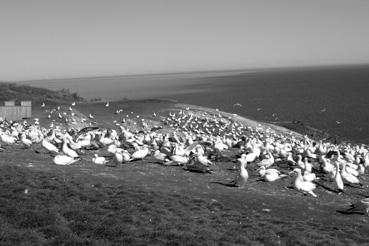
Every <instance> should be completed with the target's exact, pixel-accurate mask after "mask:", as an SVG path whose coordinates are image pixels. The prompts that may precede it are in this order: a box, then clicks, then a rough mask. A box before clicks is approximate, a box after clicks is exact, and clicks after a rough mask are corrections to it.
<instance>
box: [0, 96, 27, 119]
mask: <svg viewBox="0 0 369 246" xmlns="http://www.w3.org/2000/svg"><path fill="white" fill-rule="evenodd" d="M31 116H32V102H31V101H21V103H20V105H19V106H18V105H15V102H14V101H6V102H4V106H0V118H2V119H6V120H12V121H17V120H22V119H23V118H30V117H31Z"/></svg>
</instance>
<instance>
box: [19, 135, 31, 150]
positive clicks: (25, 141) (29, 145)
mask: <svg viewBox="0 0 369 246" xmlns="http://www.w3.org/2000/svg"><path fill="white" fill-rule="evenodd" d="M21 142H22V143H23V144H24V146H26V147H27V148H29V147H31V145H32V141H31V140H29V139H28V138H27V137H26V134H25V133H22V136H21Z"/></svg>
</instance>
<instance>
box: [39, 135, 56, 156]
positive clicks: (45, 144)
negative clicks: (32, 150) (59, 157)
mask: <svg viewBox="0 0 369 246" xmlns="http://www.w3.org/2000/svg"><path fill="white" fill-rule="evenodd" d="M41 146H42V147H44V148H45V149H47V150H48V151H50V152H55V153H59V149H58V148H57V147H56V146H55V145H53V144H52V143H50V142H49V141H48V140H47V139H46V138H44V139H43V140H42V142H41Z"/></svg>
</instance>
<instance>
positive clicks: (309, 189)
mask: <svg viewBox="0 0 369 246" xmlns="http://www.w3.org/2000/svg"><path fill="white" fill-rule="evenodd" d="M293 171H294V172H295V173H297V177H296V179H295V181H294V186H295V188H296V190H298V191H301V192H304V193H309V194H310V195H312V196H314V197H317V195H316V194H315V193H314V192H313V190H315V188H316V185H315V184H314V183H311V182H308V181H304V178H303V177H302V175H301V169H299V168H295V169H294V170H293Z"/></svg>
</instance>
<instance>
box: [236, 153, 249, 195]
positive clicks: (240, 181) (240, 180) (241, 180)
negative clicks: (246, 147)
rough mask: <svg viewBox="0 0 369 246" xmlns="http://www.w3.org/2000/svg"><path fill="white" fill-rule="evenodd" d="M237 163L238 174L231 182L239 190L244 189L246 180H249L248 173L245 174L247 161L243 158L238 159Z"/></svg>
mask: <svg viewBox="0 0 369 246" xmlns="http://www.w3.org/2000/svg"><path fill="white" fill-rule="evenodd" d="M237 161H238V162H239V163H240V172H239V173H238V175H237V177H236V178H235V180H234V181H233V182H234V184H235V186H237V187H239V188H244V187H245V185H246V183H247V180H248V179H249V173H248V172H247V169H246V167H247V161H246V159H244V158H238V159H237Z"/></svg>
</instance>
